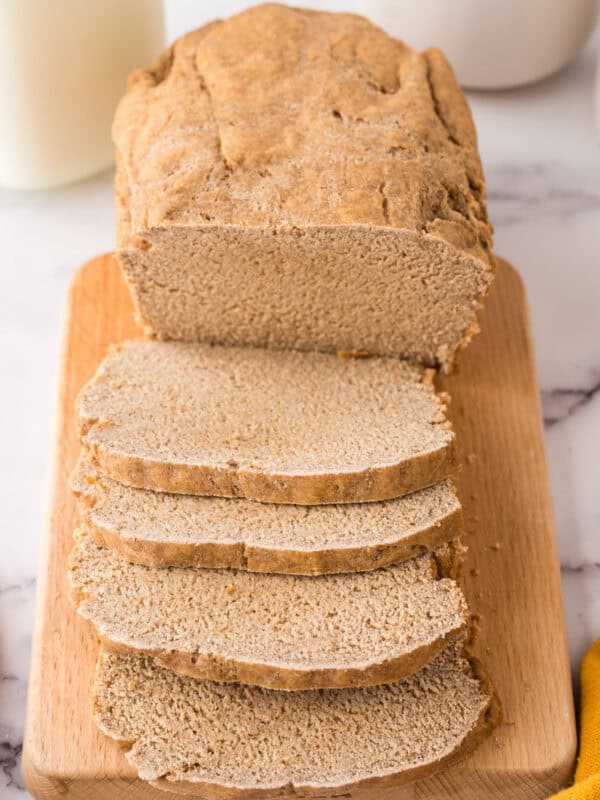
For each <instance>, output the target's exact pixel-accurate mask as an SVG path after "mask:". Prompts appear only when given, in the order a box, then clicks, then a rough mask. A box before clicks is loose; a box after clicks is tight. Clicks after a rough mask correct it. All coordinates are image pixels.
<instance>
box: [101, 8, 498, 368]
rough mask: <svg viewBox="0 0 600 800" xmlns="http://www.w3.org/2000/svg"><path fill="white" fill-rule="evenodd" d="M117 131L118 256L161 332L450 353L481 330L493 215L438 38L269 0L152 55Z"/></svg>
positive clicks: (443, 359)
mask: <svg viewBox="0 0 600 800" xmlns="http://www.w3.org/2000/svg"><path fill="white" fill-rule="evenodd" d="M113 136H114V141H115V144H116V150H117V181H116V196H117V238H118V248H119V252H118V257H119V260H120V262H121V264H122V265H123V267H124V269H125V273H126V276H127V278H128V281H129V284H130V286H131V288H132V291H133V296H134V299H135V302H136V305H137V309H138V312H139V315H140V317H141V319H142V320H143V321H144V322H145V324H146V326H147V329H148V331H151V332H152V333H154V334H156V335H157V336H159V337H162V338H174V339H186V340H201V341H210V342H219V343H224V344H235V345H240V344H252V345H260V346H275V347H293V348H300V349H308V350H327V351H337V350H354V351H368V352H371V353H376V354H383V355H394V356H402V357H407V358H409V359H413V360H417V361H419V362H421V363H424V364H427V365H436V366H437V365H441V366H442V367H443V368H445V369H448V368H450V366H451V365H452V363H453V361H454V358H455V354H456V352H457V350H459V349H460V348H462V347H463V346H464V345H465V344H466V343H467V342H468V341H469V339H470V338H471V336H472V334H473V333H474V332H475V331H476V329H477V322H476V310H477V308H478V306H479V304H480V301H481V298H482V297H483V295H484V294H485V293H486V291H487V290H488V287H489V285H490V282H491V280H492V273H493V260H492V257H491V254H490V246H491V227H490V225H489V223H488V219H487V211H486V202H485V187H484V180H483V175H482V170H481V164H480V161H479V157H478V153H477V142H476V135H475V130H474V127H473V123H472V120H471V115H470V113H469V109H468V106H467V103H466V100H465V98H464V96H463V94H462V92H461V90H460V88H459V87H458V85H457V83H456V80H455V78H454V75H453V73H452V70H451V69H450V67H449V66H448V64H447V62H446V61H445V59H444V57H443V56H442V54H441V53H440V52H438V51H437V50H434V49H431V50H427V51H426V52H424V53H417V52H415V51H413V50H411V49H410V47H407V46H406V45H405V44H403V43H402V42H400V41H397V40H395V39H392V38H390V37H389V36H387V35H386V34H385V33H384V32H383V31H382V30H380V29H379V28H377V27H375V26H374V25H372V24H371V23H369V22H368V21H367V20H365V19H363V18H361V17H358V16H353V15H349V14H329V13H320V12H314V11H307V10H304V9H294V8H289V7H288V6H283V5H277V4H271V3H269V4H265V5H259V6H256V7H254V8H251V9H249V10H247V11H245V12H243V13H242V14H239V15H237V16H234V17H232V18H230V19H228V20H225V21H219V22H215V23H213V24H211V25H208V26H206V27H205V28H202V29H200V30H198V31H195V32H193V33H190V34H189V35H187V36H185V37H184V38H182V39H180V40H179V41H178V42H176V43H175V45H174V46H173V47H171V48H170V49H169V50H168V51H167V52H166V53H165V54H164V56H162V57H161V58H160V59H159V61H158V62H157V63H156V64H154V66H152V67H151V68H149V69H144V70H139V71H137V72H135V73H134V74H133V75H132V76H131V78H130V81H129V85H128V89H127V94H126V95H125V97H124V98H123V100H122V102H121V104H120V106H119V108H118V111H117V114H116V118H115V122H114V128H113Z"/></svg>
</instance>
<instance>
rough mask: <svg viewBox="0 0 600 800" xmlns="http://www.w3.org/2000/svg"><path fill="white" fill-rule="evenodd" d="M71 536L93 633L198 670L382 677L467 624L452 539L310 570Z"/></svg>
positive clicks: (295, 684)
mask: <svg viewBox="0 0 600 800" xmlns="http://www.w3.org/2000/svg"><path fill="white" fill-rule="evenodd" d="M78 539H79V542H78V545H77V547H76V548H75V550H74V551H73V553H72V555H71V562H70V573H69V574H70V581H71V587H72V596H73V599H74V601H75V604H76V607H77V610H78V612H79V614H80V615H81V616H82V617H83V618H84V619H86V620H88V621H89V622H90V623H91V624H92V625H93V627H94V629H95V630H96V632H97V634H98V635H99V637H100V639H101V640H102V641H103V642H104V643H105V644H106V645H107V646H108V647H109V648H112V649H116V650H136V651H138V652H142V653H146V654H150V655H154V656H156V657H157V658H158V659H159V661H160V662H161V663H162V664H164V665H166V666H169V667H171V668H172V669H174V670H176V671H178V672H182V673H185V674H189V675H193V676H196V677H200V678H210V679H212V680H219V681H228V682H229V681H240V682H242V683H250V684H254V685H257V686H266V687H270V688H273V689H313V688H322V687H345V686H365V685H371V684H377V683H384V682H388V681H394V680H398V679H400V678H402V677H404V676H406V675H410V674H412V673H413V672H415V671H416V670H418V669H419V668H420V667H422V666H423V665H424V664H426V663H427V661H429V660H430V659H431V658H433V657H434V656H435V655H436V654H437V653H439V652H440V651H441V650H442V649H443V647H444V646H445V645H446V643H447V642H448V641H449V640H450V639H452V638H454V637H455V636H457V635H458V634H459V633H461V632H462V631H463V630H464V629H465V626H466V621H467V609H466V604H465V600H464V598H463V595H462V592H461V590H460V588H459V587H458V585H457V584H456V582H455V581H454V580H452V579H450V578H446V577H444V574H445V571H446V568H447V562H448V560H450V561H451V562H452V561H455V560H456V558H460V557H462V548H461V546H460V545H459V544H458V543H457V544H456V545H454V546H453V547H452V546H446V547H444V548H441V550H442V552H441V554H440V557H439V558H438V553H437V551H434V553H433V554H427V555H425V556H420V557H418V558H415V559H411V560H409V561H403V562H402V563H400V564H397V565H394V566H391V567H385V568H383V569H379V570H374V571H371V572H360V573H354V574H352V573H351V574H344V575H321V576H315V577H306V576H299V575H257V574H255V573H252V572H247V571H242V570H210V569H197V568H192V567H189V568H181V567H179V568H175V567H172V568H170V569H151V568H149V567H144V566H140V565H139V564H131V563H129V562H128V561H124V560H123V559H120V558H119V557H118V556H116V555H114V553H112V551H110V550H108V549H106V548H103V547H98V546H97V545H96V544H94V543H93V542H92V540H91V539H90V537H89V536H87V535H86V534H85V533H81V532H80V533H79V534H78ZM453 550H454V552H452V551H453ZM448 551H450V553H449V552H448ZM449 555H450V559H449V558H448V556H449Z"/></svg>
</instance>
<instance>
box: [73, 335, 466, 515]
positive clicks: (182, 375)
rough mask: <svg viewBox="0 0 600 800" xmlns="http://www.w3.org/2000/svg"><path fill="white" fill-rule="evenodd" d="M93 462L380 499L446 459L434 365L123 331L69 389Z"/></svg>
mask: <svg viewBox="0 0 600 800" xmlns="http://www.w3.org/2000/svg"><path fill="white" fill-rule="evenodd" d="M77 412H78V416H79V424H80V433H81V438H82V442H83V444H84V445H85V446H86V447H87V449H88V456H89V458H90V459H91V460H92V462H93V464H94V465H95V466H96V467H97V468H98V470H99V471H100V472H101V473H103V474H105V475H107V476H108V477H112V478H114V479H116V480H118V481H121V482H122V483H126V484H129V485H131V486H137V487H140V488H145V489H154V490H157V491H165V492H176V493H184V494H199V495H217V496H226V497H247V498H249V499H252V500H262V501H265V502H274V503H299V504H303V505H313V504H322V503H348V502H361V501H366V500H385V499H388V498H392V497H399V496H401V495H403V494H407V493H409V492H412V491H415V490H417V489H422V488H424V487H426V486H430V485H433V484H435V483H438V482H439V481H441V480H443V479H444V478H446V477H448V476H449V475H451V474H452V472H453V471H454V469H455V466H456V465H455V457H454V433H453V432H452V430H451V428H450V424H449V422H448V421H447V419H446V416H445V406H444V401H443V398H441V397H438V396H436V394H435V391H434V387H433V376H432V373H431V370H427V369H423V368H422V367H418V366H411V365H410V364H408V363H406V362H400V361H397V360H396V359H392V358H358V359H357V358H340V357H338V356H335V355H329V354H325V353H302V352H298V351H283V350H266V349H260V348H251V347H241V348H238V347H221V346H213V345H202V344H186V343H182V342H157V341H134V342H129V343H127V344H124V345H121V346H120V347H119V348H117V349H116V350H114V351H113V352H112V353H111V354H110V355H109V356H108V357H107V358H106V359H105V361H104V362H103V363H102V365H101V366H100V368H99V369H98V372H97V373H96V376H95V377H94V378H93V379H92V381H90V383H88V384H87V386H85V387H84V388H83V390H82V392H81V393H80V395H79V399H78V402H77Z"/></svg>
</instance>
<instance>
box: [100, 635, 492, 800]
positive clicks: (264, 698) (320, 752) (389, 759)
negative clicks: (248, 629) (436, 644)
mask: <svg viewBox="0 0 600 800" xmlns="http://www.w3.org/2000/svg"><path fill="white" fill-rule="evenodd" d="M131 687H133V688H131ZM491 704H492V698H491V697H490V694H489V693H488V690H487V689H486V687H485V686H484V685H483V684H482V682H481V681H480V679H479V678H478V677H477V675H476V673H475V672H474V670H473V667H472V666H471V664H470V662H469V661H468V660H467V658H465V656H464V655H463V654H462V652H461V644H460V643H459V642H457V643H453V644H451V645H450V646H449V647H448V648H447V649H446V650H445V651H444V652H443V653H441V654H440V655H438V657H437V658H436V659H435V660H434V661H432V662H431V663H430V664H428V665H427V666H426V667H424V668H423V669H422V670H420V671H419V672H418V673H416V674H415V675H413V676H411V677H410V678H407V679H405V680H403V681H401V682H397V683H393V684H390V685H386V686H378V687H372V688H360V689H338V690H320V691H311V692H293V693H287V692H277V691H272V690H266V689H260V688H257V687H248V686H241V685H238V684H219V683H213V682H211V681H199V680H195V679H192V678H189V677H183V676H180V675H177V674H175V673H173V672H171V671H170V670H166V669H163V668H161V667H160V666H158V665H157V664H156V663H155V662H153V661H152V659H150V658H147V657H140V656H135V655H111V654H106V653H104V654H102V655H101V657H100V659H99V665H98V676H97V685H96V699H95V719H96V723H97V724H98V726H99V727H100V729H101V730H102V731H103V732H104V733H106V734H107V735H108V736H111V737H113V738H115V739H119V740H123V741H126V742H127V743H128V745H127V747H128V751H127V758H128V760H129V761H130V762H131V763H132V764H133V766H134V767H135V768H136V769H137V770H138V772H139V775H140V777H142V778H144V779H146V780H151V781H156V780H160V779H163V783H162V786H163V788H168V787H169V786H171V787H174V786H175V785H176V784H180V785H181V786H182V787H183V786H184V784H185V785H186V786H187V788H188V789H189V788H190V785H192V786H194V785H195V786H196V787H197V791H198V794H199V796H206V795H202V792H203V791H205V792H206V791H209V792H210V791H213V792H217V794H216V795H215V796H219V797H221V796H223V797H225V796H226V797H231V798H234V797H238V796H240V797H245V796H248V797H250V796H251V797H263V796H265V797H266V796H275V794H276V793H277V794H276V796H281V795H280V793H281V792H282V790H283V789H284V787H285V789H286V790H287V791H293V790H295V791H297V792H299V791H301V790H302V789H309V790H310V789H312V790H314V791H315V792H316V791H317V790H318V789H321V790H325V789H328V788H336V789H342V788H344V787H346V788H351V787H352V786H355V785H356V784H361V783H363V782H368V783H373V784H374V786H383V785H385V784H387V783H402V782H405V781H408V780H413V779H414V778H416V777H423V776H424V775H426V774H430V773H431V772H435V771H437V770H438V769H440V768H441V767H442V766H446V765H447V764H448V763H450V762H451V761H453V760H456V758H458V757H460V756H461V755H464V754H465V753H466V752H468V751H469V750H471V749H472V748H473V747H474V746H475V745H476V744H477V742H478V741H479V740H480V739H481V738H483V737H484V736H485V735H487V733H488V732H489V729H490V728H491V727H492V725H493V724H494V715H493V713H491ZM226 787H227V792H226V793H225V788H226ZM221 791H222V792H223V794H222V795H221V793H220V792H221ZM251 792H256V793H257V794H251V795H250V793H251ZM270 792H273V794H272V795H271V794H270ZM211 796H213V795H212V794H211Z"/></svg>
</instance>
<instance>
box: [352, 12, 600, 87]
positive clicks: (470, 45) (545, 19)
mask: <svg viewBox="0 0 600 800" xmlns="http://www.w3.org/2000/svg"><path fill="white" fill-rule="evenodd" d="M352 10H355V11H358V12H359V13H362V14H365V15H366V16H368V17H370V18H371V19H372V20H373V21H374V22H376V23H377V24H378V25H380V26H381V27H383V28H385V30H387V32H388V33H390V34H392V35H393V36H397V37H398V38H400V39H404V41H406V42H407V43H408V44H410V45H411V46H412V47H415V48H416V49H418V50H423V49H425V48H426V47H429V46H430V45H435V46H436V47H439V48H440V49H441V50H443V51H444V53H445V54H446V56H447V57H448V59H449V61H450V63H451V64H452V66H453V67H454V70H455V72H456V74H457V76H458V80H459V81H460V83H461V84H462V85H463V86H465V87H467V88H471V89H506V88H509V87H514V86H521V85H524V84H527V83H532V82H533V81H537V80H540V79H541V78H544V77H546V76H547V75H550V74H551V73H553V72H556V71H557V70H559V69H560V68H561V67H563V66H564V65H565V64H567V63H568V62H569V61H570V60H571V59H572V58H573V56H574V55H575V54H576V53H577V52H578V51H579V49H580V48H581V47H582V46H583V44H584V43H585V41H586V39H587V37H588V36H589V34H590V33H591V31H592V30H593V28H594V25H595V23H596V18H597V13H598V2H597V0H363V1H362V2H361V0H358V1H357V0H355V1H354V3H353V9H352Z"/></svg>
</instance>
